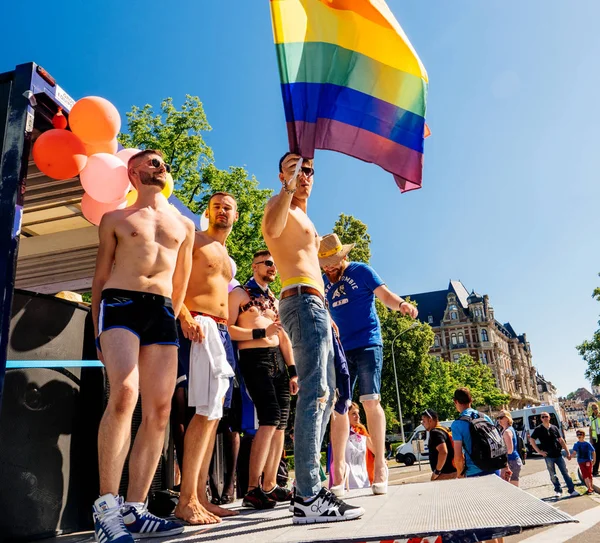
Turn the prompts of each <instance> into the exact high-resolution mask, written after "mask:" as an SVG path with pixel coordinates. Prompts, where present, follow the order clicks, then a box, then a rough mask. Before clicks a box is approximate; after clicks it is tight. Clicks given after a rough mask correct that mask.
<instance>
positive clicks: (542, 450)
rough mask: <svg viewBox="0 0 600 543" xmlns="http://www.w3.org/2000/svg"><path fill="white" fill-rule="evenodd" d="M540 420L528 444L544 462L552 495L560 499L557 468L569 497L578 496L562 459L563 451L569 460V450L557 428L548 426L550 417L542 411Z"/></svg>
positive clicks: (560, 492) (551, 425)
mask: <svg viewBox="0 0 600 543" xmlns="http://www.w3.org/2000/svg"><path fill="white" fill-rule="evenodd" d="M540 418H541V419H542V424H540V425H539V426H536V427H535V429H534V430H533V432H531V437H530V438H529V443H530V444H531V446H532V447H533V449H534V450H535V452H536V453H538V454H540V455H542V456H543V457H544V460H545V461H546V469H547V470H548V473H549V474H550V480H551V481H552V484H553V485H554V492H555V494H554V495H555V496H556V497H557V498H560V496H561V495H562V490H561V488H560V481H559V480H558V477H557V476H556V468H557V467H558V469H559V470H560V472H561V474H562V476H563V479H564V480H565V483H567V489H568V491H569V495H570V496H571V497H575V496H579V492H577V491H576V490H575V485H574V484H573V479H571V477H569V471H568V470H567V465H566V464H565V459H564V458H563V457H562V452H561V450H562V449H564V450H565V452H566V453H567V460H571V453H570V452H569V448H568V447H567V444H566V443H565V440H564V439H563V438H562V436H561V435H560V432H559V430H558V428H557V427H556V426H554V424H550V415H549V414H548V413H547V412H545V411H544V412H543V413H542V414H541V416H540ZM536 440H539V442H540V443H539V445H538V444H537V443H536Z"/></svg>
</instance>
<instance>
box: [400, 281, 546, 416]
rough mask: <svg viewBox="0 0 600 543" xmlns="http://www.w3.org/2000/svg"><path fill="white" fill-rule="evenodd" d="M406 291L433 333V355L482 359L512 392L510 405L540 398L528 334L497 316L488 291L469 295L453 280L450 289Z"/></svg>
mask: <svg viewBox="0 0 600 543" xmlns="http://www.w3.org/2000/svg"><path fill="white" fill-rule="evenodd" d="M407 296H409V297H410V299H411V300H415V301H416V302H417V307H418V309H419V319H420V320H421V321H422V322H426V323H428V324H429V325H430V326H431V327H432V329H433V331H434V332H435V340H434V344H433V347H432V349H431V354H432V355H434V356H439V357H441V358H444V359H446V360H451V361H452V360H453V361H457V360H458V359H459V358H460V355H461V354H468V355H470V356H471V357H472V358H474V359H475V360H481V361H482V362H483V363H484V364H486V365H487V366H489V367H490V369H491V370H492V373H493V374H494V378H495V379H496V383H497V385H498V388H499V389H500V390H501V391H502V392H503V393H505V394H508V395H509V396H510V400H509V405H508V407H510V408H513V409H517V408H521V407H525V406H527V405H538V404H539V403H540V398H539V395H538V388H537V382H536V369H535V368H534V367H533V364H532V359H531V348H530V345H529V342H528V341H527V336H526V335H525V334H522V335H517V334H516V333H515V331H514V330H513V328H512V326H511V325H510V323H505V324H501V323H500V322H499V321H497V320H496V318H495V316H494V308H493V307H492V305H491V303H490V300H489V297H488V296H487V295H484V296H480V295H479V294H477V293H475V292H471V294H469V292H468V291H467V289H466V288H465V287H464V285H463V284H462V283H461V282H460V281H450V284H449V285H448V288H447V289H446V290H438V291H434V292H424V293H420V294H410V295H407Z"/></svg>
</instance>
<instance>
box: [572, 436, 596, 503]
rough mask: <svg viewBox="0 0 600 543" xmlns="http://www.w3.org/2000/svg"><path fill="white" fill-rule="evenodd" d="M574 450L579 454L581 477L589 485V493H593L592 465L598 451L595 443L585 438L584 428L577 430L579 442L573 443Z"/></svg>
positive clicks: (578, 461)
mask: <svg viewBox="0 0 600 543" xmlns="http://www.w3.org/2000/svg"><path fill="white" fill-rule="evenodd" d="M573 452H574V453H575V454H576V455H577V463H578V464H579V469H580V470H581V477H582V478H583V480H584V481H585V484H586V485H587V488H588V490H587V492H588V494H593V493H594V487H593V486H592V466H593V465H594V462H595V461H596V451H595V450H594V447H593V445H592V444H591V443H589V442H587V441H586V440H585V432H584V431H583V430H577V443H575V445H573Z"/></svg>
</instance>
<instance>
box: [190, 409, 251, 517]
mask: <svg viewBox="0 0 600 543" xmlns="http://www.w3.org/2000/svg"><path fill="white" fill-rule="evenodd" d="M207 422H208V423H209V424H211V426H210V429H209V428H207V430H206V432H207V436H208V438H209V440H210V441H209V443H208V448H207V450H206V456H205V458H204V461H203V462H202V464H201V465H200V473H199V474H198V483H197V489H198V501H199V502H200V505H201V506H202V507H204V508H205V509H206V510H207V511H208V512H209V513H212V514H213V515H216V516H217V517H231V516H234V515H238V514H239V513H238V512H237V511H231V510H230V509H225V508H223V507H219V506H218V505H215V504H214V503H210V502H209V501H208V497H207V496H206V480H207V479H208V470H209V469H210V460H211V457H212V453H213V450H214V448H215V438H216V437H217V428H218V427H219V421H218V420H215V421H212V420H211V421H207ZM212 423H215V424H212ZM188 432H189V429H188ZM184 476H185V475H184Z"/></svg>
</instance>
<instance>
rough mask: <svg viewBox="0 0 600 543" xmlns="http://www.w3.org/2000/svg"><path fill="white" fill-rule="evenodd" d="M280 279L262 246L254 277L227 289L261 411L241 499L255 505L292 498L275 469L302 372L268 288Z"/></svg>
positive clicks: (234, 333) (233, 326)
mask: <svg viewBox="0 0 600 543" xmlns="http://www.w3.org/2000/svg"><path fill="white" fill-rule="evenodd" d="M276 278H277V268H276V267H275V263H274V262H273V258H272V256H271V253H270V252H269V251H258V252H256V253H255V254H254V259H253V261H252V278H251V279H250V281H248V282H247V283H246V284H245V285H244V286H238V287H236V288H234V289H233V290H232V291H231V293H230V294H229V331H230V332H231V337H232V339H234V340H235V341H237V342H238V349H239V365H240V371H241V373H242V377H243V378H244V383H245V385H246V389H247V390H248V393H249V394H250V397H251V398H252V401H253V402H254V406H255V407H256V412H257V415H258V425H259V427H258V431H257V432H256V435H255V436H254V439H253V440H252V449H251V453H250V473H249V478H248V493H247V494H246V495H245V496H244V501H243V503H242V505H243V506H244V507H252V508H254V509H271V508H272V507H275V504H276V503H277V502H284V501H286V502H289V501H290V499H291V498H292V494H291V492H290V491H289V490H287V489H286V488H281V487H280V486H278V485H277V468H278V467H279V462H280V460H281V453H282V451H283V441H284V438H285V429H286V427H287V422H288V416H289V412H290V393H291V394H296V393H297V392H298V376H297V374H296V366H295V365H294V355H293V353H292V345H291V343H290V339H289V338H288V336H287V334H286V333H285V332H284V331H283V330H282V328H281V325H280V324H279V311H278V305H279V303H278V301H277V298H275V295H274V294H273V293H272V292H271V290H270V289H269V284H270V283H272V282H273V281H275V279H276ZM288 373H289V377H288ZM261 475H263V481H262V487H261V485H260V477H261Z"/></svg>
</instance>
